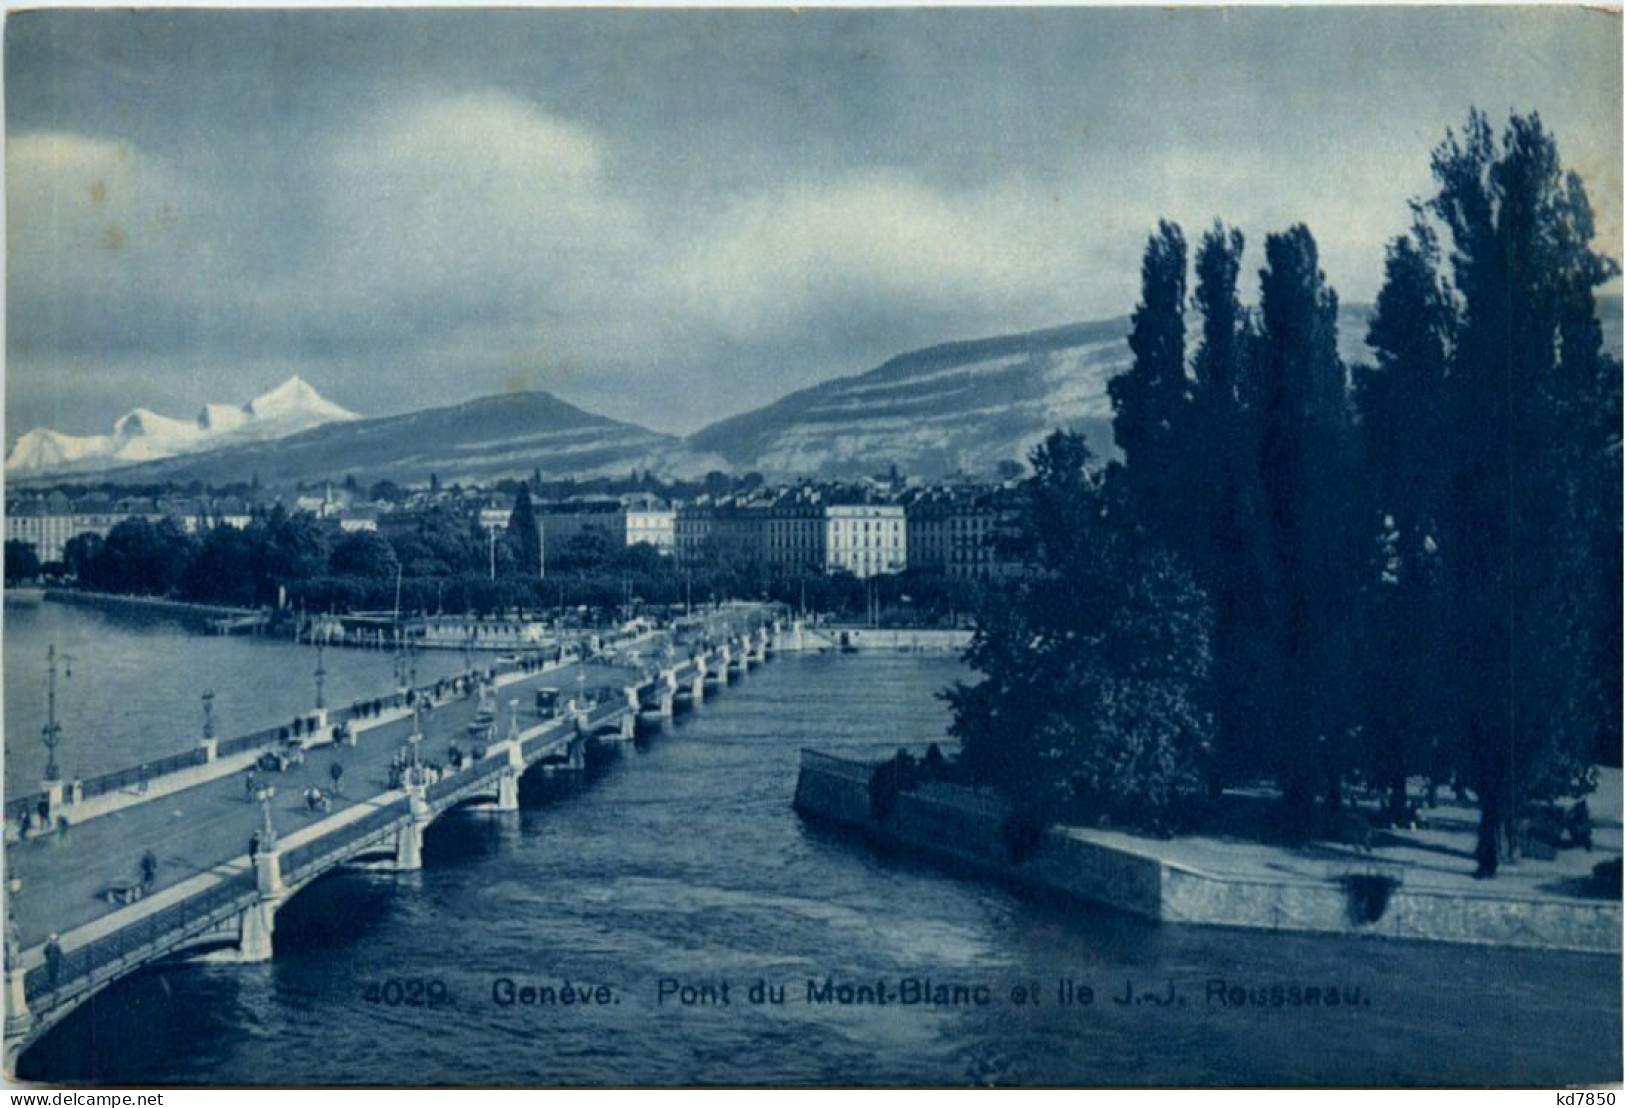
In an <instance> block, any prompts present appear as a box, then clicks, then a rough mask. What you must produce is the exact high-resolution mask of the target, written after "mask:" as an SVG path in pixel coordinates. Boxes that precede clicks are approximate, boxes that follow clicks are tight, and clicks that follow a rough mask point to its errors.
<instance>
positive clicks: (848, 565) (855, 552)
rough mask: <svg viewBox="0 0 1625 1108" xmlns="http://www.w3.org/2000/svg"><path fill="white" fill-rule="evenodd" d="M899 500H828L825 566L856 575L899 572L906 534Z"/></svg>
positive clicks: (904, 565)
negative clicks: (892, 501)
mask: <svg viewBox="0 0 1625 1108" xmlns="http://www.w3.org/2000/svg"><path fill="white" fill-rule="evenodd" d="M904 522H905V518H904V513H903V506H902V505H901V504H831V505H829V506H828V507H827V508H825V511H824V568H825V569H826V570H829V571H830V572H836V571H839V570H845V571H846V572H848V573H851V574H853V575H855V576H858V577H873V576H875V575H876V574H881V573H901V572H902V571H903V570H904V569H905V568H907V566H908V534H907V531H906V529H905V527H904Z"/></svg>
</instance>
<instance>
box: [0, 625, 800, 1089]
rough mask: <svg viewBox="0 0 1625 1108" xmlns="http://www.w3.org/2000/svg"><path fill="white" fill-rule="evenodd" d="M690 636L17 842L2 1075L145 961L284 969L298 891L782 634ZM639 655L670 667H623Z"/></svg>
mask: <svg viewBox="0 0 1625 1108" xmlns="http://www.w3.org/2000/svg"><path fill="white" fill-rule="evenodd" d="M690 635H691V636H692V638H691V640H690V641H688V642H684V641H682V640H680V639H678V638H677V637H676V636H674V635H673V634H671V633H668V632H651V633H648V634H645V635H641V636H635V637H634V636H623V637H621V638H620V639H619V640H618V641H616V642H615V643H614V644H613V645H614V654H613V655H607V654H604V653H600V654H599V655H598V656H597V657H596V658H582V657H581V656H580V655H581V654H582V653H584V652H585V648H584V646H583V645H577V646H575V647H573V648H572V650H571V653H570V656H567V657H566V658H564V659H562V660H561V661H560V662H558V663H555V664H553V665H548V666H542V667H539V668H538V667H536V666H529V667H525V666H518V667H515V668H511V669H509V670H508V671H507V672H503V673H499V674H496V675H495V678H494V680H492V681H491V682H489V688H488V689H487V691H486V692H484V693H482V694H481V695H477V696H476V695H471V694H465V695H462V696H458V697H455V698H449V699H440V700H439V701H438V702H435V703H434V704H433V706H432V707H430V708H428V709H427V710H422V706H423V704H424V701H425V699H426V696H425V691H424V690H418V691H417V692H416V694H415V695H414V696H413V698H412V699H413V700H414V702H415V706H416V707H417V708H418V709H419V710H418V711H416V712H413V711H411V710H403V709H401V708H396V709H395V710H393V711H388V712H385V713H381V714H379V715H377V716H375V717H369V718H356V719H352V720H351V721H350V723H351V725H350V728H349V734H348V736H347V737H346V738H345V739H344V740H342V741H334V740H333V739H332V733H331V730H330V728H328V727H326V726H323V727H321V728H318V729H317V730H316V731H315V732H314V734H313V735H312V736H310V737H309V738H308V739H307V740H306V742H305V744H304V747H305V749H304V751H303V754H304V757H303V761H302V763H299V764H294V765H290V766H289V767H288V768H287V769H286V770H285V771H281V772H276V771H257V772H256V774H255V784H256V785H258V786H261V787H263V786H272V787H273V788H274V795H270V796H264V795H256V792H257V790H254V789H251V788H250V787H249V779H248V776H247V773H246V769H247V765H248V763H246V762H242V763H241V764H239V761H238V760H236V759H232V760H226V759H213V760H211V761H209V762H208V763H207V764H205V765H201V766H196V767H187V768H186V769H185V770H183V771H182V772H180V773H179V774H175V775H165V776H164V777H162V778H157V779H154V780H153V781H151V782H149V783H148V787H147V790H146V792H145V793H135V794H132V795H130V796H128V797H126V798H125V799H124V800H123V801H122V802H120V803H118V804H116V805H113V804H110V805H108V806H107V807H106V808H105V809H104V810H101V811H99V812H96V813H94V814H93V815H86V813H85V812H83V811H81V812H80V813H79V815H80V817H81V818H80V819H79V820H77V821H75V822H71V823H70V824H69V825H68V827H67V828H66V829H65V830H62V831H58V832H55V833H52V834H49V835H43V836H39V837H32V838H30V839H28V840H26V841H23V842H17V843H13V844H10V845H8V848H7V850H6V870H7V880H8V884H10V885H11V889H10V894H9V895H8V897H7V911H8V935H7V944H6V953H7V965H6V1024H5V1033H6V1056H7V1060H8V1064H10V1063H14V1062H15V1059H16V1057H17V1056H18V1055H19V1053H20V1052H21V1051H22V1050H23V1049H25V1048H26V1047H27V1046H28V1045H29V1044H30V1043H31V1042H33V1041H34V1040H35V1039H36V1038H37V1037H38V1036H39V1034H41V1033H42V1032H43V1031H44V1030H45V1029H47V1028H48V1027H49V1026H51V1025H52V1024H54V1023H55V1022H57V1021H58V1020H60V1019H61V1018H63V1017H64V1016H65V1015H66V1014H67V1013H68V1012H70V1011H71V1010H72V1009H73V1008H74V1007H76V1006H77V1005H78V1004H80V1003H83V1002H84V1000H86V999H88V998H89V997H90V996H92V995H94V994H95V993H96V992H97V991H99V990H100V989H102V988H104V987H106V985H108V984H110V983H111V982H112V981H114V980H117V979H118V978H119V977H121V976H124V975H125V974H128V973H130V972H133V971H134V970H136V969H138V968H140V967H141V966H143V965H146V964H149V963H151V962H153V961H156V960H159V959H162V958H166V957H171V956H174V955H176V954H182V953H185V954H187V955H190V956H200V955H201V956H209V957H214V958H221V957H224V958H229V959H231V960H237V961H259V960H263V959H266V958H269V957H271V955H272V942H271V936H272V933H273V929H274V919H275V914H276V912H277V911H278V910H279V909H280V907H281V906H282V905H283V904H285V903H286V901H287V900H288V899H289V898H290V897H291V896H293V895H294V894H295V893H296V892H297V891H298V890H299V889H300V888H302V887H303V886H305V885H307V884H309V883H310V882H311V881H313V880H315V879H316V878H318V877H320V876H321V875H323V874H324V873H327V872H330V871H331V870H333V869H335V868H337V867H339V866H341V865H345V864H349V863H352V862H358V861H370V863H371V864H376V865H381V866H383V867H385V868H391V869H400V870H410V869H416V868H418V867H420V866H421V864H422V861H421V849H422V836H423V832H424V830H425V828H426V827H427V825H428V824H429V823H430V822H432V820H433V819H434V818H436V817H437V816H438V815H440V814H442V813H444V812H447V811H450V810H452V809H453V808H456V807H461V806H467V805H471V804H477V805H482V806H485V807H489V808H492V809H496V810H504V811H512V810H515V809H517V808H518V806H519V798H518V783H519V779H520V777H521V776H522V775H523V774H524V773H525V772H526V771H527V770H529V769H531V768H533V767H542V768H545V769H548V770H551V771H569V770H578V769H580V768H583V766H584V764H585V754H586V748H587V747H588V745H590V744H591V743H593V742H596V741H624V740H629V739H631V738H632V737H633V736H634V735H635V733H636V728H637V726H638V723H639V721H640V720H643V721H646V722H649V721H653V722H658V721H659V720H661V719H664V718H667V717H669V716H671V715H672V714H673V713H674V711H675V710H676V708H677V706H678V705H679V704H680V703H685V702H686V703H689V704H695V703H698V702H699V701H700V700H702V699H704V697H705V696H706V695H707V691H708V688H710V687H720V686H723V685H726V684H727V683H728V682H729V681H730V680H732V679H734V678H736V677H739V676H742V675H744V674H746V673H748V672H749V670H750V668H751V666H753V665H757V664H760V663H762V662H764V661H765V660H766V659H767V658H768V656H769V655H770V654H771V653H772V652H773V649H774V646H773V644H774V642H775V641H776V639H777V638H778V636H779V632H778V625H777V624H776V623H773V622H772V621H770V620H769V619H768V618H767V617H766V616H765V614H764V613H763V612H762V611H761V610H760V609H757V608H750V607H738V608H731V609H722V610H719V611H717V612H714V613H711V614H709V615H708V616H707V617H706V618H705V621H704V623H703V625H702V626H700V627H697V628H690ZM695 640H697V644H696V641H695ZM598 646H599V648H600V651H603V650H607V648H608V646H609V644H607V643H604V642H600V643H599V644H598ZM680 647H682V648H692V650H693V652H692V653H688V654H686V655H683V654H681V653H680V652H679V648H680ZM634 655H636V656H638V657H651V658H656V659H658V658H664V659H666V663H665V665H664V668H661V667H660V665H659V663H658V662H656V663H654V664H652V665H635V664H630V663H631V659H632V657H633V656H634ZM540 688H553V689H557V690H558V692H559V694H560V702H559V706H558V707H559V710H558V712H557V713H556V714H554V715H549V716H546V717H543V716H540V715H539V714H538V711H537V709H536V707H535V696H534V694H535V691H536V690H537V689H540ZM429 699H432V698H429ZM482 706H483V707H485V709H486V713H487V718H486V719H484V720H481V719H479V718H477V713H480V711H481V708H482ZM493 708H494V710H495V718H494V720H493V719H489V718H488V716H489V712H490V711H491V709H493ZM471 725H475V727H474V729H473V730H471ZM453 746H456V747H457V748H458V750H459V751H460V753H461V755H462V758H461V765H460V767H454V766H453V756H452V748H453ZM259 752H261V751H258V750H250V751H247V752H245V753H246V754H247V755H248V756H249V757H250V758H251V757H252V756H254V755H256V754H257V753H259ZM403 763H404V764H405V767H406V771H405V773H404V774H402V772H401V769H402V766H403ZM335 764H337V765H340V766H342V767H343V773H342V775H341V777H340V782H341V786H342V787H341V790H339V791H338V792H337V794H336V795H334V796H333V797H332V804H331V806H330V807H329V808H327V809H326V810H320V809H312V807H311V806H310V805H308V804H307V803H306V800H305V794H306V791H307V790H308V789H310V788H312V787H315V788H321V789H324V790H332V788H333V784H334V782H333V778H332V776H331V768H332V767H333V766H334V765H335ZM431 765H432V766H434V767H435V768H433V769H431V768H430V766H431ZM267 822H269V827H268V826H267ZM256 835H258V836H259V842H258V844H257V847H258V848H257V849H255V847H253V846H251V843H252V842H253V840H254V839H255V837H256ZM149 851H150V852H151V854H152V855H153V856H154V857H155V858H156V860H157V872H156V876H155V879H154V880H153V881H152V882H150V884H148V885H147V886H146V887H145V889H144V892H143V895H142V896H141V897H140V898H139V899H136V900H134V901H133V902H131V903H122V902H119V901H118V900H117V899H116V898H113V899H110V898H109V897H108V896H107V895H106V893H107V891H108V890H109V889H120V888H129V887H131V886H133V885H136V884H137V883H138V882H139V881H140V877H141V860H142V857H143V855H144V854H146V853H147V852H149ZM50 936H55V937H56V938H55V942H54V944H53V943H49V942H48V939H49V937H50ZM8 1068H9V1065H8Z"/></svg>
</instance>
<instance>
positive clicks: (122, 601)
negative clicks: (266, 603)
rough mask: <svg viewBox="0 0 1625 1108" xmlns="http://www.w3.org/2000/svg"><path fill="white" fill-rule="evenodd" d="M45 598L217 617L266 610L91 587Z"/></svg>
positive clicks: (48, 593)
mask: <svg viewBox="0 0 1625 1108" xmlns="http://www.w3.org/2000/svg"><path fill="white" fill-rule="evenodd" d="M45 599H46V600H49V601H51V602H53V603H56V604H80V605H83V606H86V607H92V608H147V609H151V610H155V611H164V612H175V613H177V614H180V615H193V616H205V617H211V618H216V619H221V618H226V617H231V616H254V615H260V614H262V609H258V608H232V607H228V606H226V605H223V604H192V603H189V602H188V601H185V600H170V599H168V598H167V597H162V596H137V595H132V594H127V593H117V592H95V591H92V590H90V589H46V590H45Z"/></svg>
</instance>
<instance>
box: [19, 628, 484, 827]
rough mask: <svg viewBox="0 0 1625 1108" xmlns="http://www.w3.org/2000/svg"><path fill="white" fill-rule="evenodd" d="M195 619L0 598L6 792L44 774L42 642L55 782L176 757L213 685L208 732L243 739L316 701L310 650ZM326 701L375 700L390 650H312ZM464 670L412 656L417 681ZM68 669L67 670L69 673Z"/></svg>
mask: <svg viewBox="0 0 1625 1108" xmlns="http://www.w3.org/2000/svg"><path fill="white" fill-rule="evenodd" d="M207 626H208V621H207V619H206V618H202V617H195V616H184V617H182V616H176V615H174V614H171V613H168V612H160V611H155V610H147V609H142V608H137V607H118V608H110V609H102V608H91V607H81V606H78V605H69V604H54V603H37V604H19V603H16V602H14V601H12V600H9V599H8V600H7V601H6V605H5V666H4V670H5V692H6V699H5V724H6V747H5V749H6V763H5V768H6V786H5V794H6V796H19V795H21V794H23V793H29V792H33V791H34V790H35V789H37V788H38V787H39V782H40V780H41V778H42V776H43V775H44V771H45V747H44V746H43V745H42V744H41V742H40V730H41V728H43V727H44V726H45V721H46V719H47V711H46V675H47V671H48V669H49V664H48V662H47V661H46V651H47V649H48V648H49V647H50V646H52V645H54V646H55V647H56V649H57V653H58V655H59V657H62V656H65V658H71V659H72V661H71V663H70V662H68V661H66V660H59V662H58V668H57V698H56V714H57V720H58V722H59V723H61V725H62V742H61V745H60V746H58V748H57V763H58V765H59V766H60V768H61V770H62V776H63V777H64V778H66V779H70V780H71V779H72V778H74V777H86V778H88V777H93V776H95V775H96V774H98V773H104V772H108V771H111V770H118V769H125V768H127V767H129V766H134V765H137V764H139V763H140V762H143V761H148V760H151V759H153V758H159V757H163V756H165V755H168V754H178V753H181V752H182V751H186V750H190V749H192V748H193V747H194V746H196V745H197V741H198V739H199V738H200V737H201V736H202V734H203V704H202V700H201V699H200V698H201V696H202V694H203V692H204V691H205V690H207V689H212V690H213V691H214V694H215V695H214V733H215V735H216V736H218V737H219V738H222V739H224V738H229V737H231V736H233V735H241V734H247V733H248V732H250V731H257V730H259V729H260V728H262V727H268V726H271V725H272V724H278V723H284V722H286V721H288V720H289V719H292V718H293V717H294V716H295V715H297V714H299V713H302V712H308V711H310V709H311V707H312V705H313V704H314V703H315V696H316V681H315V677H314V672H315V669H316V652H315V651H314V650H313V649H312V648H310V647H306V646H296V645H294V643H292V642H291V641H289V640H287V639H277V638H252V637H247V636H232V637H222V636H219V635H213V634H205V633H201V631H202V629H206V628H207ZM322 668H323V669H324V670H325V671H326V675H325V677H324V679H323V680H324V690H325V694H326V699H327V703H328V705H329V706H334V705H340V704H349V703H350V702H351V701H353V700H357V699H360V698H362V697H374V696H380V695H382V694H383V693H384V692H385V691H386V690H389V689H392V688H393V687H394V684H395V677H394V673H395V663H394V656H393V655H392V654H390V653H388V652H385V651H377V650H350V649H346V650H336V649H330V650H325V651H323V652H322ZM462 669H463V655H462V653H461V652H460V651H447V650H426V651H421V652H419V653H418V655H417V670H418V674H417V675H418V681H419V682H420V683H425V682H429V681H435V680H438V679H439V678H441V677H444V676H448V675H450V674H454V673H459V672H461V671H462ZM70 674H71V676H70Z"/></svg>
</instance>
